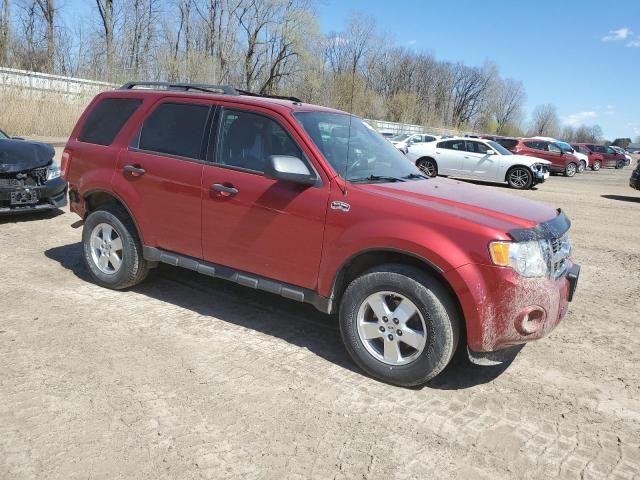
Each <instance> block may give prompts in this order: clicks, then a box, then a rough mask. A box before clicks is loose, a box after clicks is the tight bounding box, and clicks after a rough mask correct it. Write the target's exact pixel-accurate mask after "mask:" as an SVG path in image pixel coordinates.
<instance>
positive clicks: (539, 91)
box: [63, 0, 640, 140]
mask: <svg viewBox="0 0 640 480" xmlns="http://www.w3.org/2000/svg"><path fill="white" fill-rule="evenodd" d="M318 2H319V4H318V7H317V14H318V21H319V24H320V28H321V30H322V31H323V32H324V33H329V32H332V31H336V32H339V31H341V30H342V29H343V28H344V26H345V25H346V23H347V20H348V17H349V15H350V14H352V13H356V14H357V13H364V14H367V15H370V16H372V17H374V18H375V20H376V23H377V26H378V29H379V30H381V31H382V32H384V33H385V34H387V35H389V36H390V37H391V38H393V39H394V40H395V42H396V44H397V45H399V46H404V47H406V48H410V49H413V50H415V51H417V52H427V53H431V54H433V55H434V56H435V57H436V58H437V59H439V60H445V61H451V62H457V61H462V62H464V63H466V64H468V65H482V64H483V63H484V62H485V61H487V60H489V61H491V62H493V63H495V64H496V65H497V66H498V68H499V70H500V73H501V75H502V76H503V77H507V78H514V79H517V80H521V81H522V82H523V83H524V86H525V89H526V91H527V103H526V106H525V111H526V113H527V115H528V114H530V112H531V110H533V108H534V107H535V106H536V105H539V104H543V103H553V104H555V105H556V106H557V107H558V114H559V116H560V118H561V121H562V122H563V125H566V124H569V125H573V126H579V125H581V124H583V123H584V124H587V125H592V124H594V123H597V124H598V125H600V126H601V127H602V129H603V132H604V135H605V137H606V138H608V139H610V140H613V139H614V138H617V137H631V138H632V139H635V137H637V136H639V135H640V95H639V94H638V93H639V90H640V0H609V1H602V0H555V1H553V0H536V1H535V2H525V1H523V0H475V1H474V0H448V1H446V2H442V1H436V0H396V1H393V2H392V1H389V0H318ZM63 3H64V6H65V8H64V11H65V13H66V16H67V17H68V18H67V19H65V20H67V21H66V22H65V23H67V24H69V23H70V22H69V21H68V20H71V19H72V18H82V17H85V18H86V12H87V9H88V8H92V7H94V2H93V1H90V0H63ZM89 4H91V5H89ZM526 5H532V6H533V7H534V8H527V6H526Z"/></svg>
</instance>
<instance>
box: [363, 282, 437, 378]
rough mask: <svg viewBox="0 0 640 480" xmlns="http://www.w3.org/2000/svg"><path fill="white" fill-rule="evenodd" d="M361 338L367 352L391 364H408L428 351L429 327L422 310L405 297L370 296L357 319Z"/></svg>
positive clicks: (387, 294) (389, 293) (377, 293)
mask: <svg viewBox="0 0 640 480" xmlns="http://www.w3.org/2000/svg"><path fill="white" fill-rule="evenodd" d="M357 329H358V336H359V337H360V340H361V341H362V344H363V345H364V347H365V348H366V350H367V351H368V352H369V353H370V354H371V355H372V356H373V357H374V358H375V359H377V360H379V361H380V362H383V363H385V364H387V365H393V366H398V365H406V364H408V363H411V362H413V361H414V360H415V359H416V358H418V357H419V356H420V354H421V353H422V352H423V351H424V349H425V346H426V344H427V328H426V323H425V320H424V318H423V316H422V314H421V313H420V311H419V310H418V307H416V305H415V304H414V303H413V302H412V301H411V300H409V299H408V298H407V297H405V296H404V295H401V294H399V293H397V292H391V291H382V292H376V293H374V294H372V295H369V296H368V297H367V298H366V299H365V300H364V302H362V304H361V305H360V308H359V310H358V316H357Z"/></svg>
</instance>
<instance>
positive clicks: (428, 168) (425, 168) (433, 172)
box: [416, 158, 438, 178]
mask: <svg viewBox="0 0 640 480" xmlns="http://www.w3.org/2000/svg"><path fill="white" fill-rule="evenodd" d="M416 167H418V168H419V169H420V171H421V172H422V173H424V174H425V175H426V176H427V177H431V178H433V177H437V176H438V164H437V163H436V161H435V160H434V159H433V158H421V159H420V160H418V161H417V162H416Z"/></svg>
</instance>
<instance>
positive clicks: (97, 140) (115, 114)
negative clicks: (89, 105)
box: [78, 98, 142, 146]
mask: <svg viewBox="0 0 640 480" xmlns="http://www.w3.org/2000/svg"><path fill="white" fill-rule="evenodd" d="M141 104H142V100H140V99H134V98H105V99H104V100H101V101H100V102H99V103H98V104H97V105H96V106H95V107H94V109H93V110H92V111H91V112H90V113H89V116H88V117H87V120H86V121H85V122H84V125H83V126H82V130H80V135H78V140H79V141H80V142H84V143H93V144H96V145H105V146H106V145H111V143H112V142H113V139H114V138H116V135H118V132H120V130H121V129H122V126H123V125H124V124H125V123H126V122H127V120H129V118H130V117H131V115H133V113H134V112H135V111H136V110H137V109H138V107H139V106H140V105H141Z"/></svg>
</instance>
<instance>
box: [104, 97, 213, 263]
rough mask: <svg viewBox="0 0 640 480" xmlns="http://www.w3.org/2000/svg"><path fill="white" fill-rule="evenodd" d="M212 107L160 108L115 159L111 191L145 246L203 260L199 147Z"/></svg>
mask: <svg viewBox="0 0 640 480" xmlns="http://www.w3.org/2000/svg"><path fill="white" fill-rule="evenodd" d="M210 112H211V106H210V105H207V104H202V103H195V102H190V101H189V100H180V101H179V102H176V101H172V102H163V103H160V104H158V105H157V106H156V107H155V108H154V109H153V110H152V111H151V113H150V114H149V115H148V116H147V118H146V119H145V121H144V123H143V125H142V128H141V130H140V131H139V132H138V133H137V134H136V136H135V138H134V139H133V141H132V142H131V145H130V147H129V148H128V149H126V150H123V151H122V152H121V153H120V155H119V157H118V169H117V171H116V174H115V176H114V180H113V181H114V190H115V191H117V192H119V194H121V196H123V200H125V203H126V204H127V205H128V206H129V208H130V209H131V210H132V213H133V215H134V218H136V219H137V221H138V222H139V223H138V226H139V227H140V230H141V231H142V233H143V237H144V242H145V244H146V245H149V246H154V247H159V248H162V249H165V250H170V251H172V252H177V253H181V254H184V255H189V256H192V257H196V258H201V257H202V244H201V237H202V229H201V226H202V211H201V208H202V199H201V188H200V185H201V179H202V167H203V142H204V137H205V129H206V124H207V120H208V118H209V115H210Z"/></svg>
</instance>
